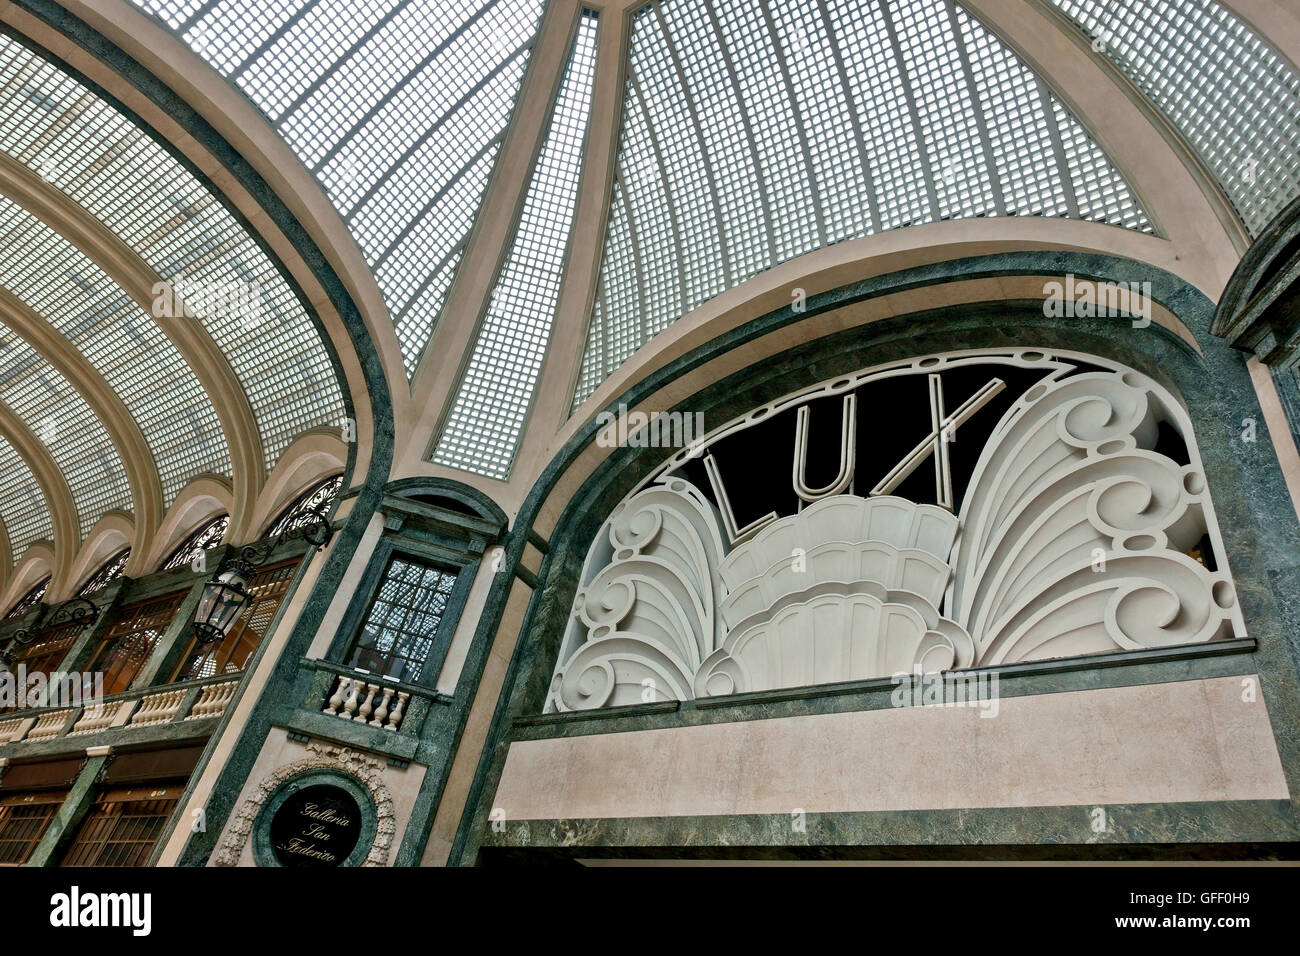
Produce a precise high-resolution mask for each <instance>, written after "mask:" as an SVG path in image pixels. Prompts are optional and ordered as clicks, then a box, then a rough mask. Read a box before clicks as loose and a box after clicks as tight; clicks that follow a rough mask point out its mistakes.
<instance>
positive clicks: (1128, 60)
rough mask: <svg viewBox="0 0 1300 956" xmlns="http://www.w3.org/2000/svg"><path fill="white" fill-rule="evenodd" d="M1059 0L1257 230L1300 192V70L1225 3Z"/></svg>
mask: <svg viewBox="0 0 1300 956" xmlns="http://www.w3.org/2000/svg"><path fill="white" fill-rule="evenodd" d="M1053 2H1054V3H1055V4H1056V5H1057V6H1058V7H1060V8H1061V10H1062V11H1063V12H1064V13H1065V14H1066V15H1067V16H1069V17H1071V18H1072V19H1073V20H1074V21H1075V22H1076V23H1077V24H1078V25H1079V26H1080V28H1081V29H1083V30H1084V31H1085V32H1086V33H1087V34H1088V35H1089V37H1090V38H1091V40H1092V46H1093V49H1095V50H1100V51H1101V52H1102V53H1104V54H1105V55H1106V56H1108V57H1110V59H1111V60H1112V61H1113V62H1114V63H1115V65H1116V66H1118V67H1119V68H1120V69H1121V70H1122V71H1123V72H1124V73H1125V75H1127V76H1128V78H1129V79H1130V80H1132V81H1133V83H1134V85H1136V86H1137V88H1138V89H1139V90H1141V91H1142V92H1143V93H1144V94H1146V96H1147V97H1148V98H1149V99H1150V100H1151V101H1152V102H1153V103H1154V104H1155V105H1156V106H1157V107H1158V108H1159V109H1161V110H1162V111H1163V112H1164V114H1165V116H1167V117H1168V118H1169V120H1170V122H1171V123H1173V125H1174V127H1175V128H1176V129H1177V130H1178V131H1179V132H1180V133H1181V134H1182V135H1183V137H1184V138H1185V139H1186V140H1187V141H1188V142H1189V143H1191V145H1192V147H1193V148H1194V149H1195V150H1196V151H1197V152H1198V153H1199V154H1200V156H1201V159H1202V161H1203V162H1204V163H1205V164H1206V166H1208V167H1209V169H1210V170H1211V171H1212V172H1213V174H1214V176H1215V178H1216V179H1217V180H1218V182H1219V186H1220V188H1222V189H1223V191H1224V193H1226V194H1227V196H1228V198H1229V199H1230V200H1231V201H1232V204H1233V206H1235V207H1236V210H1237V213H1238V215H1240V216H1241V219H1242V222H1243V223H1244V225H1245V226H1246V229H1247V231H1248V232H1250V234H1251V235H1253V236H1257V235H1259V234H1260V233H1261V232H1262V231H1263V229H1264V227H1265V226H1267V225H1268V224H1269V222H1271V221H1272V219H1273V218H1274V217H1275V216H1276V215H1277V214H1278V213H1279V212H1281V210H1282V208H1283V207H1284V206H1286V204H1287V203H1288V202H1290V201H1291V200H1292V199H1294V198H1295V197H1296V196H1297V195H1300V124H1297V122H1296V118H1297V117H1300V73H1298V72H1297V70H1296V68H1295V67H1294V66H1293V65H1292V64H1291V63H1290V62H1289V61H1288V60H1287V59H1286V58H1285V57H1283V56H1281V55H1280V54H1279V53H1278V52H1277V51H1276V50H1274V49H1273V47H1272V46H1270V45H1269V43H1268V42H1267V41H1265V40H1264V39H1263V38H1262V37H1260V36H1259V35H1258V34H1256V33H1255V32H1254V31H1253V30H1251V29H1250V27H1248V26H1247V25H1246V24H1245V23H1243V22H1242V21H1241V20H1239V19H1238V18H1237V17H1235V16H1234V15H1233V14H1232V13H1231V12H1230V11H1229V10H1227V9H1226V8H1225V7H1224V6H1223V5H1222V4H1219V3H1207V2H1204V0H1162V2H1160V3H1115V2H1113V0H1110V2H1103V0H1053Z"/></svg>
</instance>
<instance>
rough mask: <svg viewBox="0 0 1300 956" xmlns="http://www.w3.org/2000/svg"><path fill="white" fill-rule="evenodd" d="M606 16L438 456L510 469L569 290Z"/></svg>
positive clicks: (548, 148)
mask: <svg viewBox="0 0 1300 956" xmlns="http://www.w3.org/2000/svg"><path fill="white" fill-rule="evenodd" d="M596 28H597V17H596V14H595V13H592V12H590V11H587V12H584V14H583V16H582V20H581V22H580V24H579V26H578V33H577V37H576V38H575V39H574V44H573V49H572V50H571V51H570V54H569V62H568V66H567V68H566V70H565V74H564V80H563V82H562V84H561V86H560V93H559V97H558V98H557V99H556V103H555V111H554V113H552V115H551V120H550V128H549V130H548V131H547V134H546V141H545V143H544V144H543V146H542V151H541V154H540V155H539V157H538V160H537V164H536V166H535V167H534V169H533V174H532V180H531V182H530V183H529V185H528V192H527V194H526V197H525V199H524V206H523V212H522V213H521V215H520V219H519V226H518V229H517V230H516V232H515V237H514V240H513V243H512V245H511V248H510V253H509V255H508V256H507V258H506V261H505V264H504V265H503V266H502V268H501V272H500V274H499V276H498V277H497V284H496V288H495V289H494V290H493V293H492V301H491V304H490V305H489V306H488V312H487V316H486V317H485V318H484V321H483V331H482V334H480V336H479V339H478V342H477V344H476V345H475V348H474V355H473V358H472V359H471V360H470V364H469V367H468V369H467V370H466V373H465V377H464V379H463V380H462V381H461V385H460V393H459V394H458V395H457V397H456V401H455V404H454V405H453V406H452V410H451V414H450V415H449V417H448V419H447V424H446V425H445V426H444V428H443V432H442V436H441V438H440V439H439V441H438V446H437V449H436V450H435V451H434V455H433V460H434V461H436V462H438V463H440V464H444V465H452V466H454V467H459V468H465V469H468V470H470V471H476V472H478V473H480V474H484V475H487V476H489V477H492V478H501V479H504V478H506V477H507V476H508V475H509V474H510V465H511V462H512V461H513V460H514V454H515V447H516V445H517V443H518V441H519V433H520V431H521V430H522V428H523V424H524V419H525V417H526V416H527V414H528V408H529V406H530V405H531V403H532V397H533V389H534V388H535V387H536V384H537V375H538V373H539V372H540V370H541V367H542V359H543V357H544V355H545V351H546V344H547V341H548V340H549V338H550V334H551V324H552V322H553V320H554V318H555V307H556V303H557V301H558V299H559V295H560V282H561V279H562V277H563V269H564V261H565V253H566V251H567V250H568V246H569V233H570V228H571V226H572V224H573V212H574V206H575V204H576V202H577V197H578V180H579V176H580V174H581V171H582V148H583V144H584V140H585V139H586V133H587V120H588V118H589V116H590V112H591V92H592V82H593V80H594V77H595V72H596V33H597V29H596Z"/></svg>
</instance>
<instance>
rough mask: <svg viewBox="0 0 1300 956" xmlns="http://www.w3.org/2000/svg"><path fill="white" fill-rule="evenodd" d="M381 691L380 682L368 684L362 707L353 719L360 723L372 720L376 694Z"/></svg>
mask: <svg viewBox="0 0 1300 956" xmlns="http://www.w3.org/2000/svg"><path fill="white" fill-rule="evenodd" d="M378 693H379V685H378V684H367V685H366V699H365V700H363V701H362V702H361V709H360V710H359V711H357V715H356V716H355V717H353V718H352V719H353V720H355V721H356V722H357V723H359V724H368V723H369V722H370V711H371V710H373V709H374V703H375V695H376V694H378Z"/></svg>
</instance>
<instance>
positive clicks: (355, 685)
mask: <svg viewBox="0 0 1300 956" xmlns="http://www.w3.org/2000/svg"><path fill="white" fill-rule="evenodd" d="M343 680H345V681H347V682H348V692H347V696H346V697H345V698H344V699H343V712H342V713H341V714H339V716H340V717H346V718H347V719H348V720H351V719H352V718H353V717H354V716H356V713H357V695H358V694H360V693H361V681H359V680H354V679H353V678H351V677H344V678H343Z"/></svg>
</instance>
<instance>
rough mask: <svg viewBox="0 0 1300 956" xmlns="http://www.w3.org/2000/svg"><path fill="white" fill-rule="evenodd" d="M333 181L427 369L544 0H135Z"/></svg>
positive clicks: (401, 337)
mask: <svg viewBox="0 0 1300 956" xmlns="http://www.w3.org/2000/svg"><path fill="white" fill-rule="evenodd" d="M135 3H136V4H137V5H138V6H140V7H141V8H143V9H144V10H146V11H147V12H149V13H152V14H154V15H155V16H157V17H159V18H160V19H162V20H163V21H164V22H165V23H167V25H168V26H170V27H171V28H172V29H173V30H174V31H175V32H177V33H178V34H179V35H180V36H181V38H182V39H183V40H185V42H186V43H188V44H189V45H190V47H191V48H192V49H193V50H194V51H195V52H196V53H197V54H198V55H199V56H201V57H203V58H204V59H205V60H207V61H208V62H209V63H210V64H211V65H212V66H213V67H214V68H216V69H217V70H218V71H219V72H220V73H221V74H222V75H223V76H225V77H227V78H228V79H230V80H231V81H232V82H234V83H236V84H237V85H238V86H239V87H240V88H241V89H242V90H244V92H246V93H247V94H248V96H249V97H250V98H251V99H252V100H253V102H254V103H256V104H257V105H258V106H259V107H260V108H261V109H262V111H263V112H264V113H265V114H266V116H267V118H268V119H269V120H270V121H271V123H272V124H273V125H274V126H275V127H276V128H277V129H278V130H279V131H280V133H281V134H282V135H283V136H284V138H285V140H286V141H287V142H288V143H289V145H290V146H291V147H292V148H293V150H294V151H295V152H296V153H297V154H298V156H299V158H300V159H301V160H302V161H303V163H304V164H305V165H306V166H307V167H308V168H309V169H310V170H311V171H312V173H313V174H314V175H315V176H316V177H317V179H318V180H319V181H320V183H321V185H322V186H323V187H324V189H325V191H326V193H327V194H328V195H329V197H330V199H331V200H332V201H333V203H334V205H335V207H336V208H337V209H338V211H339V213H340V214H341V215H342V216H343V218H344V220H345V221H346V222H347V223H348V225H349V226H350V227H351V229H352V233H353V235H354V236H355V237H356V240H357V242H358V244H359V245H360V247H361V250H362V252H363V254H364V255H365V257H366V261H367V262H368V263H369V264H370V266H371V268H372V269H373V270H374V272H375V277H376V279H377V280H378V283H379V287H380V289H381V291H382V292H383V294H384V299H385V301H386V302H387V304H388V309H389V312H390V313H391V315H392V318H393V321H394V324H395V326H396V329H397V337H398V341H399V343H400V344H401V348H402V355H403V358H404V360H405V362H406V367H407V370H408V372H413V371H414V369H415V367H416V364H417V363H418V361H419V357H420V354H421V352H422V351H423V349H424V345H425V343H426V342H427V341H428V338H429V334H430V332H431V331H432V330H433V326H434V323H435V322H436V321H437V319H438V314H439V312H440V311H441V309H442V305H443V301H444V299H445V297H446V294H447V290H448V288H449V287H450V285H451V280H452V276H453V274H454V272H455V269H456V266H457V264H458V263H459V261H460V256H461V253H462V251H463V248H464V244H465V241H466V239H467V238H468V235H469V231H470V228H471V226H472V225H473V221H474V215H475V213H476V212H477V210H478V207H479V204H480V201H481V200H482V197H483V192H484V189H485V188H486V185H487V180H488V177H489V175H490V174H491V170H492V165H493V161H494V159H495V158H496V153H497V149H498V147H499V145H500V142H501V137H502V136H503V135H504V132H505V128H506V124H507V122H508V121H509V118H510V111H511V108H512V106H513V104H514V101H515V97H516V94H517V92H518V89H519V83H520V81H521V79H522V77H523V73H524V68H525V66H526V65H527V61H528V55H529V52H530V50H531V47H532V43H533V40H534V37H535V34H536V31H537V25H538V22H539V20H540V17H541V12H542V3H543V0H291V2H285V0H215V2H212V0H210V2H206V3H202V4H200V3H196V2H191V3H175V2H169V0H135Z"/></svg>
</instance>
